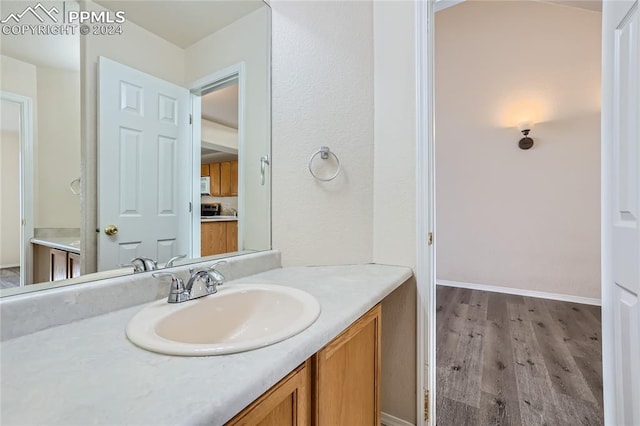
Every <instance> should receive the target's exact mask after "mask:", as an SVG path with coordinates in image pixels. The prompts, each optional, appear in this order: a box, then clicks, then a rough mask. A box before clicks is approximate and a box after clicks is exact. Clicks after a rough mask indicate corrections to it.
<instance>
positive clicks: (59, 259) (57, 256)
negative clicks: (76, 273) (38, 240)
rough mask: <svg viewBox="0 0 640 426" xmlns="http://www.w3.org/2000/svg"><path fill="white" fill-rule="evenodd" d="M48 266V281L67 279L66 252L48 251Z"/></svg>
mask: <svg viewBox="0 0 640 426" xmlns="http://www.w3.org/2000/svg"><path fill="white" fill-rule="evenodd" d="M49 261H50V263H49V265H50V268H51V269H50V271H51V274H50V276H49V278H50V279H49V281H58V280H66V279H67V252H66V251H64V250H57V249H51V250H50V251H49Z"/></svg>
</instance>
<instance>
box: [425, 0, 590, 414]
mask: <svg viewBox="0 0 640 426" xmlns="http://www.w3.org/2000/svg"><path fill="white" fill-rule="evenodd" d="M600 21H601V15H600V12H599V11H594V10H584V9H578V8H575V7H564V6H558V5H554V4H544V3H541V2H533V1H532V2H463V3H459V4H457V5H454V6H452V7H450V8H447V9H443V10H441V11H439V12H437V13H436V14H435V43H436V45H435V64H436V65H435V66H436V70H435V83H434V84H435V88H436V97H435V105H434V113H435V123H436V126H435V128H436V131H435V158H434V162H435V165H436V168H435V169H436V177H435V194H436V200H435V205H436V210H437V211H436V217H437V218H438V219H437V223H436V224H435V234H436V235H437V247H436V251H437V253H435V257H436V259H437V265H435V269H436V273H437V276H436V277H435V278H436V279H435V281H436V282H435V283H434V285H435V284H438V286H437V295H436V298H435V299H436V312H437V314H436V315H437V319H436V327H437V329H436V341H437V343H436V346H435V347H436V348H437V349H436V351H437V353H436V356H435V358H434V360H435V362H436V366H435V367H436V368H434V370H437V372H436V378H437V380H436V382H437V383H436V387H435V389H436V395H437V400H436V416H437V422H438V424H441V425H447V424H473V423H478V424H481V423H483V422H486V423H490V424H512V425H516V424H530V423H532V422H533V423H535V419H536V418H537V419H538V421H540V420H542V421H546V422H548V423H551V424H568V423H570V422H571V421H572V420H575V419H576V418H577V417H576V416H578V415H580V416H583V417H587V418H588V419H589V421H590V422H591V423H592V424H602V372H601V349H600V345H601V343H600V342H601V335H600V313H599V308H598V307H597V306H593V305H597V304H599V300H600V269H599V265H600V254H599V252H600V236H599V232H593V230H594V229H595V230H597V229H599V225H600V217H599V212H600V189H599V179H600V157H599V155H600V97H599V94H600V80H601V78H600V66H601V63H602V62H601V57H600V49H599V47H600V44H601V31H600ZM541 22H543V23H544V28H545V31H544V32H543V33H542V34H541V33H540V32H535V34H534V32H529V31H523V30H522V29H524V28H532V27H535V26H536V25H537V23H541ZM523 130H528V131H527V132H526V134H525V133H521V132H522V131H523ZM527 137H529V138H530V139H531V140H532V141H533V146H528V147H527V146H526V145H528V143H529V141H526V142H527V143H525V144H524V145H523V144H522V143H521V141H522V140H523V139H525V138H527ZM523 148H528V149H523ZM568 212H580V213H579V214H576V215H573V214H571V213H568ZM545 299H546V300H545ZM550 299H556V300H550ZM557 299H560V300H557ZM584 303H586V304H584ZM572 313H574V314H577V315H581V316H584V317H581V318H580V319H577V318H572V317H571V315H570V314H572ZM576 324H578V325H576ZM567 342H570V343H567ZM592 407H597V409H596V410H592V409H591V408H592ZM460 416H462V417H460ZM535 416H538V417H535ZM563 416H564V417H563ZM580 418H582V417H580Z"/></svg>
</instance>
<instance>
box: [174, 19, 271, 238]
mask: <svg viewBox="0 0 640 426" xmlns="http://www.w3.org/2000/svg"><path fill="white" fill-rule="evenodd" d="M269 13H270V12H269V8H267V7H263V8H260V9H257V10H256V11H254V12H252V13H250V14H249V15H247V16H245V17H243V18H241V19H239V20H237V21H235V22H234V23H232V24H230V25H228V26H226V27H224V28H223V29H221V30H219V31H216V32H215V33H213V34H211V35H210V36H207V37H205V38H204V39H202V40H200V41H198V42H197V43H195V44H194V45H192V46H190V47H188V48H187V49H186V50H185V61H186V62H185V70H186V78H185V82H186V84H187V85H190V84H191V83H192V82H194V81H196V80H198V79H200V78H203V77H206V76H207V75H210V74H212V73H213V72H216V71H220V70H222V69H224V68H227V67H229V66H231V65H235V64H238V63H241V62H242V63H244V66H245V72H246V79H245V84H246V85H245V99H246V100H247V102H246V104H245V115H244V123H245V124H244V126H243V127H244V130H245V133H244V142H243V145H242V146H240V149H239V157H240V170H239V173H240V176H239V187H240V188H242V191H241V193H240V194H239V198H240V200H241V201H240V210H241V211H240V212H239V216H240V234H241V237H242V241H241V244H240V247H242V248H243V249H245V250H264V249H267V248H269V247H270V243H271V235H270V229H271V228H270V226H269V224H270V222H271V217H270V209H269V192H270V191H269V187H270V186H269V181H268V180H267V181H266V182H265V185H264V186H263V185H261V180H260V179H261V178H260V157H262V156H263V155H265V154H267V153H268V152H269V118H270V116H269V100H268V99H269V75H268V71H269V65H268V64H269V38H268V36H269V28H268V22H269V19H268V15H269ZM205 130H206V129H203V139H204V136H205Z"/></svg>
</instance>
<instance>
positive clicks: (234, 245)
mask: <svg viewBox="0 0 640 426" xmlns="http://www.w3.org/2000/svg"><path fill="white" fill-rule="evenodd" d="M225 223H226V224H227V252H232V251H238V222H237V221H229V222H225Z"/></svg>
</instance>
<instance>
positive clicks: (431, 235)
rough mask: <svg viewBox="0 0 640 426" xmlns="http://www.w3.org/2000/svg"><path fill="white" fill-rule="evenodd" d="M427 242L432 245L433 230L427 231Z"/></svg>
mask: <svg viewBox="0 0 640 426" xmlns="http://www.w3.org/2000/svg"><path fill="white" fill-rule="evenodd" d="M427 244H428V245H433V232H429V235H427Z"/></svg>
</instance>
